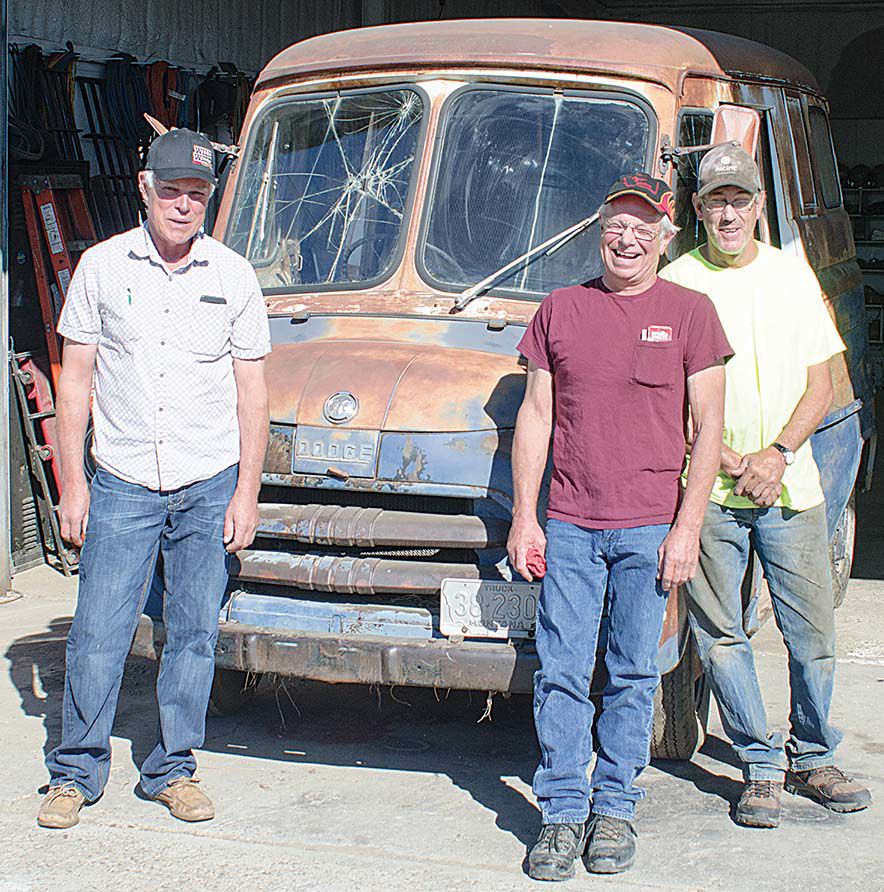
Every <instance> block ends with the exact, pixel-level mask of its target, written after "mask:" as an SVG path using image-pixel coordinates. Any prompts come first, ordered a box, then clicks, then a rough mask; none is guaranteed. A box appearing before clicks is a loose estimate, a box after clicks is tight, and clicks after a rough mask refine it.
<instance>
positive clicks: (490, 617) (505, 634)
mask: <svg viewBox="0 0 884 892" xmlns="http://www.w3.org/2000/svg"><path fill="white" fill-rule="evenodd" d="M539 597H540V583H537V582H502V581H501V582H492V581H488V580H479V579H445V580H443V582H442V594H441V603H440V611H439V630H440V631H441V632H442V634H443V635H463V636H464V637H465V638H530V637H531V636H532V635H533V634H534V625H535V622H536V616H537V599H538V598H539Z"/></svg>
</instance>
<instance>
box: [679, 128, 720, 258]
mask: <svg viewBox="0 0 884 892" xmlns="http://www.w3.org/2000/svg"><path fill="white" fill-rule="evenodd" d="M711 138H712V112H711V111H705V110H704V111H691V112H684V113H683V114H682V116H681V123H680V124H679V128H678V145H679V146H705V145H708V143H709V140H710V139H711ZM704 154H705V152H692V153H691V154H690V155H683V156H682V157H681V158H679V159H678V160H677V162H676V165H675V170H676V174H675V184H674V185H675V223H676V225H677V226H680V227H681V231H680V232H679V233H678V235H677V236H676V237H675V238H674V239H673V240H672V244H671V245H670V247H669V251H668V254H669V256H670V257H671V258H673V259H675V258H676V257H681V255H682V254H686V253H687V252H688V251H693V249H694V248H696V247H697V245H699V244H700V243H701V242H705V241H706V235H705V233H704V231H703V225H702V224H701V223H700V221H699V220H698V219H697V215H696V214H695V213H694V206H693V204H692V203H691V196H692V195H693V194H694V193H695V192H696V191H697V170H698V168H699V166H700V159H701V158H702V157H703V155H704Z"/></svg>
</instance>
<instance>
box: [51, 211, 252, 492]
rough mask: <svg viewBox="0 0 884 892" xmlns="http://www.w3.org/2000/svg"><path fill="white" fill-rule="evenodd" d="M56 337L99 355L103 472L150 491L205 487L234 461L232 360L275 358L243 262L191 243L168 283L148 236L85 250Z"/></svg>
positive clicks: (205, 243)
mask: <svg viewBox="0 0 884 892" xmlns="http://www.w3.org/2000/svg"><path fill="white" fill-rule="evenodd" d="M58 332H59V334H61V335H63V336H64V337H65V338H69V339H70V340H72V341H78V342H80V343H84V344H98V354H97V358H96V366H95V395H94V399H93V404H92V418H93V424H94V427H95V443H94V447H93V451H94V454H95V460H96V461H97V462H98V464H99V465H100V466H101V467H103V468H105V469H106V470H108V471H110V472H111V473H112V474H115V475H117V476H118V477H121V478H123V479H124V480H128V481H129V482H131V483H138V484H141V485H142V486H146V487H148V488H149V489H154V490H158V489H163V490H167V489H177V488H178V487H181V486H186V485H187V484H189V483H194V482H196V481H198V480H206V479H208V478H209V477H212V476H214V475H215V474H217V473H219V472H220V471H223V470H224V469H225V468H229V467H230V466H231V465H233V464H236V462H237V461H239V423H238V421H237V415H236V382H235V380H234V377H233V359H234V358H236V359H260V358H261V357H262V356H266V355H267V354H268V353H269V352H270V331H269V325H268V322H267V312H266V309H265V306H264V299H263V296H262V294H261V288H260V286H259V285H258V280H257V277H256V276H255V271H254V270H253V269H252V267H251V265H250V264H249V262H248V261H247V260H245V259H244V258H243V257H241V256H240V255H239V254H236V253H235V252H234V251H231V250H230V249H229V248H228V247H226V246H225V245H222V244H221V243H220V242H218V241H215V239H213V238H210V237H209V236H207V235H198V236H197V237H196V239H194V242H193V247H192V248H191V251H190V255H189V257H188V260H187V263H186V264H185V265H184V266H182V267H179V268H178V269H176V270H175V271H174V272H172V273H170V272H168V271H167V269H166V267H165V266H164V265H163V263H162V261H161V260H160V257H159V254H158V253H157V250H156V247H155V246H154V243H153V241H152V239H151V238H150V235H149V234H148V231H147V227H146V226H143V227H138V228H137V229H132V230H129V232H124V233H122V234H121V235H117V236H114V237H113V238H110V239H108V240H107V241H104V242H102V243H101V244H98V245H95V246H94V247H92V248H90V249H89V250H88V251H86V252H85V253H84V254H83V256H82V258H81V259H80V262H79V264H78V265H77V269H76V272H75V273H74V276H73V278H72V279H71V284H70V287H69V288H68V293H67V298H66V300H65V304H64V309H63V310H62V313H61V318H60V319H59V323H58Z"/></svg>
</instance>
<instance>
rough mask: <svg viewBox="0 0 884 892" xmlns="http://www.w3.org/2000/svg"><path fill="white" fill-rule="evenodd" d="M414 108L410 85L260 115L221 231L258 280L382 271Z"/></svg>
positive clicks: (396, 220) (390, 249)
mask: <svg viewBox="0 0 884 892" xmlns="http://www.w3.org/2000/svg"><path fill="white" fill-rule="evenodd" d="M422 116H423V102H422V101H421V98H420V96H419V94H418V93H416V92H414V91H413V90H395V91H386V92H377V93H363V94H359V95H350V96H346V95H345V96H332V97H325V98H321V99H302V100H298V101H296V102H291V103H288V104H285V105H281V106H279V107H277V108H276V109H274V110H273V111H272V112H270V113H269V114H267V115H266V116H265V117H264V118H263V120H262V122H261V124H260V127H259V128H258V130H257V133H256V137H255V140H254V142H253V143H252V146H251V149H250V151H249V154H248V156H247V157H245V158H243V159H242V161H241V163H242V164H243V171H242V181H241V183H242V184H241V187H240V189H241V191H240V198H239V200H238V201H237V206H238V210H237V211H236V212H235V216H234V219H233V224H232V228H231V231H230V235H229V244H230V246H231V247H232V248H233V249H234V250H235V251H238V252H239V253H241V254H243V255H244V256H246V257H247V258H248V259H249V260H250V261H251V262H252V264H253V265H254V267H255V271H256V272H257V274H258V279H259V281H260V283H261V286H262V287H263V288H293V287H294V288H297V287H308V288H311V289H313V290H316V289H318V288H319V289H321V288H322V286H326V287H327V288H328V287H336V288H340V287H348V286H351V285H355V284H361V283H366V282H370V281H372V280H375V279H378V278H379V277H381V276H382V275H384V274H385V273H386V272H388V271H389V269H390V266H391V265H392V262H393V260H394V259H395V255H396V252H397V247H398V245H399V240H400V237H401V235H402V218H403V214H404V212H405V203H406V200H407V196H408V192H409V187H410V184H411V178H412V175H413V171H414V160H415V151H416V148H417V140H418V133H419V131H420V121H421V118H422Z"/></svg>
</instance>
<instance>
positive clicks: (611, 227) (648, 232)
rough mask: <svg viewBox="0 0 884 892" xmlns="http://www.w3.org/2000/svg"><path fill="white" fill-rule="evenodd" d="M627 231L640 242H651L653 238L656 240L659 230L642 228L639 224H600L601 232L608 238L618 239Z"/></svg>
mask: <svg viewBox="0 0 884 892" xmlns="http://www.w3.org/2000/svg"><path fill="white" fill-rule="evenodd" d="M627 229H631V230H632V234H633V235H634V236H635V237H636V239H637V240H638V241H640V242H652V241H654V239H655V238H657V236H658V235H660V230H659V228H657V227H654V226H642V225H641V224H639V225H635V224H633V223H618V222H617V221H612V222H610V223H608V222H605V223H602V232H603V233H604V234H605V235H607V236H610V237H616V238H620V237H621V236H622V235H623V234H624V233H625V232H626V230H627Z"/></svg>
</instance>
